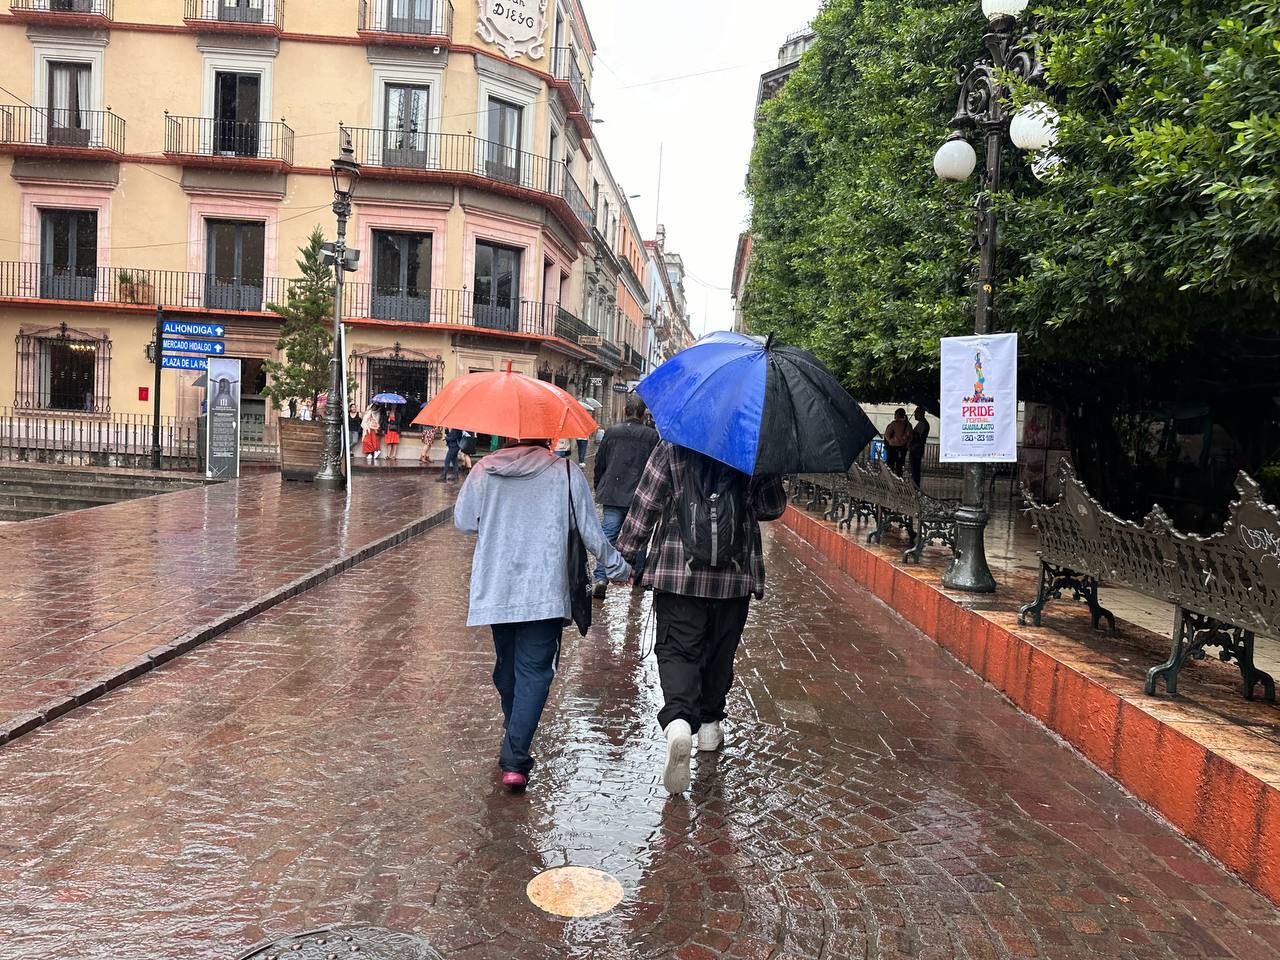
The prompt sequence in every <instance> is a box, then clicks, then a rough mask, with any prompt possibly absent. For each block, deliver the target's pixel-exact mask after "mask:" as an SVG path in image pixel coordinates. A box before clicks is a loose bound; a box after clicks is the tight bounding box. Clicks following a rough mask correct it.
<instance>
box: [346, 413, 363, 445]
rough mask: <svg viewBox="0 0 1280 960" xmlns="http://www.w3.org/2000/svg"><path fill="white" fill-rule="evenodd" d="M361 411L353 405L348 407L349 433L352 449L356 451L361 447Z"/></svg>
mask: <svg viewBox="0 0 1280 960" xmlns="http://www.w3.org/2000/svg"><path fill="white" fill-rule="evenodd" d="M360 424H361V420H360V409H359V408H358V407H357V406H356V405H355V404H354V403H353V404H350V405H349V406H348V407H347V433H348V434H349V435H350V439H351V449H352V450H354V449H355V448H356V447H358V446H360V441H361V439H362V436H361V428H360Z"/></svg>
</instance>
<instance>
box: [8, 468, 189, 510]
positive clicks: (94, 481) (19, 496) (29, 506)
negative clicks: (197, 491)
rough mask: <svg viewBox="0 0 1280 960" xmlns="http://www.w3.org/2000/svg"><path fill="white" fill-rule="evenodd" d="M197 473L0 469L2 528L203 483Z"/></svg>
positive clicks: (93, 469)
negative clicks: (6, 524)
mask: <svg viewBox="0 0 1280 960" xmlns="http://www.w3.org/2000/svg"><path fill="white" fill-rule="evenodd" d="M205 482H206V481H205V480H204V478H203V477H201V476H199V475H198V474H193V473H168V472H160V471H153V470H128V469H111V468H104V467H59V466H49V465H43V464H30V465H29V464H22V463H6V464H0V522H15V521H20V520H34V519H36V518H37V517H47V516H51V515H53V514H55V513H67V512H68V511H71V510H84V509H87V508H89V507H98V506H102V505H103V504H107V503H118V502H120V501H122V500H136V499H138V498H140V497H150V496H154V495H155V494H158V493H170V492H172V491H174V490H185V489H187V488H189V487H198V486H201V485H203V484H204V483H205Z"/></svg>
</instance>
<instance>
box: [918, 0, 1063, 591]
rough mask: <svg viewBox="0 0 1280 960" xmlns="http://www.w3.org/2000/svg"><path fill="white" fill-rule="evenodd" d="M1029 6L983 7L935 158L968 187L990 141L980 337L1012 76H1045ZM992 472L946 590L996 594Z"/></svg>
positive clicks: (961, 537) (988, 319)
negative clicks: (981, 28)
mask: <svg viewBox="0 0 1280 960" xmlns="http://www.w3.org/2000/svg"><path fill="white" fill-rule="evenodd" d="M1026 6H1027V0H983V2H982V12H983V13H985V14H986V15H987V20H988V23H987V32H986V34H985V35H984V36H983V38H982V43H983V46H984V47H986V50H987V52H986V55H985V56H983V57H981V58H979V59H978V60H977V61H975V62H974V63H973V64H970V65H962V66H961V68H960V70H959V74H958V76H957V80H958V81H959V84H960V100H959V104H958V106H957V107H956V113H955V116H954V117H952V118H951V124H950V126H951V127H952V128H953V131H954V132H953V133H952V134H951V136H950V137H948V138H947V141H946V142H945V143H943V145H942V146H941V147H939V148H938V152H937V154H936V155H935V156H934V158H933V168H934V170H935V172H936V173H937V174H938V176H939V177H940V178H941V179H943V180H966V179H968V177H969V175H970V174H971V173H973V170H974V167H975V166H976V165H977V160H978V157H977V154H976V153H975V151H974V148H973V145H972V144H971V143H969V141H968V139H966V132H967V131H969V130H977V131H978V133H979V134H980V135H981V137H982V139H983V146H984V150H985V154H984V157H985V163H984V167H983V171H982V184H981V188H980V190H979V191H978V197H977V201H976V203H975V205H974V218H973V219H974V228H975V230H974V234H975V235H974V247H975V248H976V251H977V253H978V283H977V289H976V291H975V293H976V296H975V300H976V303H975V309H974V323H973V330H974V333H976V334H978V335H982V334H986V333H990V332H991V330H992V327H993V326H994V319H995V309H994V306H993V293H994V288H995V272H996V240H997V229H998V224H997V222H996V216H995V212H994V211H993V210H992V207H991V195H992V194H993V193H994V192H996V191H997V190H999V189H1000V174H1001V164H1002V161H1003V155H1004V147H1005V141H1006V140H1007V139H1008V137H1009V120H1010V114H1009V109H1008V108H1009V106H1010V104H1009V91H1008V88H1007V87H1006V86H1005V84H1004V75H1005V74H1012V75H1014V76H1017V77H1020V78H1022V79H1023V80H1027V81H1031V82H1036V81H1039V80H1040V78H1041V76H1042V74H1043V72H1044V71H1043V68H1042V67H1041V65H1040V61H1039V59H1038V58H1037V56H1036V53H1035V49H1034V47H1033V45H1032V44H1031V43H1030V41H1029V38H1028V36H1027V33H1026V31H1025V30H1024V29H1021V28H1020V27H1019V24H1018V15H1019V14H1020V13H1022V12H1023V10H1025V9H1026ZM1019 114H1021V111H1019ZM1025 145H1026V144H1023V143H1019V144H1018V146H1025ZM988 471H989V467H988V465H987V464H985V463H967V464H965V471H964V493H963V499H962V501H961V505H960V508H959V509H958V510H957V511H956V557H955V560H954V561H952V564H951V567H950V569H948V570H947V572H946V574H944V575H943V577H942V583H943V585H944V586H946V587H948V588H950V589H953V590H965V591H969V592H971V593H990V592H992V591H993V590H995V588H996V581H995V578H994V577H992V575H991V568H990V567H989V566H987V552H986V543H985V537H986V528H987V518H988V516H989V512H988V506H987V482H988V480H987V478H988V475H989V474H988Z"/></svg>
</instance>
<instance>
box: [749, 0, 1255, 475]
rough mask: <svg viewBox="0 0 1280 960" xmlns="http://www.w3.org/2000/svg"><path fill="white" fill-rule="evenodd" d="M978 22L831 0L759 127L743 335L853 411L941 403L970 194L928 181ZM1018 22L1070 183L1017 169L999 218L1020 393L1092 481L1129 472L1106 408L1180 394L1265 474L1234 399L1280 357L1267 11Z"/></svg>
mask: <svg viewBox="0 0 1280 960" xmlns="http://www.w3.org/2000/svg"><path fill="white" fill-rule="evenodd" d="M977 6H978V5H977V3H976V2H974V0H939V2H924V3H915V4H907V5H901V4H894V3H889V2H887V0H829V2H828V3H827V5H826V7H825V8H824V11H823V13H822V14H821V15H820V16H819V18H818V19H817V21H816V23H815V30H816V34H817V39H816V43H815V45H814V46H813V48H812V49H811V50H810V51H809V53H807V54H806V56H805V58H804V60H803V62H802V63H801V65H800V66H799V68H798V69H797V71H796V72H795V74H793V76H792V78H791V79H790V80H789V81H788V83H787V84H786V86H785V87H784V88H783V91H782V93H781V94H780V95H779V96H778V97H777V98H775V99H774V100H772V101H770V102H769V103H766V104H765V105H764V107H763V108H762V110H761V116H760V120H759V124H758V127H759V129H758V137H757V142H756V147H755V152H754V156H753V161H752V169H751V175H750V178H749V193H750V195H751V199H752V201H753V207H754V210H753V222H752V230H753V234H754V250H755V253H754V261H753V265H752V274H751V284H750V287H749V291H748V299H747V304H746V311H747V317H748V322H749V323H750V324H751V325H752V327H753V328H754V329H756V330H757V331H760V332H769V331H778V332H780V333H781V334H782V335H783V336H785V337H786V338H788V339H791V340H794V341H798V342H800V343H803V344H805V345H807V346H809V347H810V348H811V349H813V350H814V351H815V352H817V353H818V354H819V355H820V356H822V357H823V358H824V359H825V360H826V361H828V362H829V363H830V364H831V365H832V366H833V368H835V369H836V370H837V371H838V372H839V374H840V375H841V376H842V377H843V378H844V379H845V381H846V383H847V384H848V386H849V387H850V389H851V390H852V391H853V392H854V393H855V394H856V395H858V396H859V397H860V398H863V399H867V400H880V399H890V398H892V399H920V400H925V401H929V402H932V403H935V404H936V397H937V375H938V373H937V371H938V345H937V341H938V338H939V337H941V336H947V335H954V334H963V333H966V332H970V331H971V330H972V319H971V316H972V298H971V291H970V284H971V272H972V270H973V268H974V267H975V265H976V257H975V254H974V252H973V251H972V250H971V249H970V246H969V244H970V237H971V236H972V226H971V222H970V215H969V212H968V209H967V207H968V206H969V205H970V204H971V203H972V200H973V192H974V190H975V189H976V186H975V184H974V183H973V182H971V183H969V184H965V185H943V184H940V183H939V182H938V181H937V180H936V179H935V177H934V176H933V172H932V168H931V162H930V161H931V156H932V154H933V151H934V150H935V149H936V147H937V145H938V144H939V143H940V142H941V140H942V139H943V137H944V136H945V135H946V132H947V130H946V123H947V120H948V119H949V118H950V116H951V114H952V113H953V112H954V110H955V97H956V92H957V90H956V84H955V73H954V66H953V64H954V63H955V62H957V61H963V62H969V61H972V60H973V59H975V58H976V57H977V56H978V54H979V53H980V38H981V36H982V33H983V27H984V23H983V22H982V17H981V14H980V13H979V12H978V10H977V9H976V8H977ZM1032 19H1033V21H1035V22H1038V24H1039V26H1038V42H1039V45H1040V48H1041V51H1042V54H1043V58H1044V61H1045V63H1046V67H1047V81H1048V88H1047V91H1042V92H1038V91H1031V90H1024V89H1019V90H1016V91H1015V96H1016V98H1017V99H1018V101H1019V102H1023V101H1026V100H1030V99H1033V98H1038V97H1045V96H1048V97H1049V98H1051V99H1052V100H1054V101H1055V102H1056V103H1057V105H1058V107H1059V110H1060V112H1061V114H1062V129H1061V142H1060V144H1059V147H1058V152H1059V154H1060V156H1061V158H1062V163H1061V165H1060V166H1059V167H1058V169H1057V172H1056V173H1055V174H1054V175H1053V176H1051V177H1050V178H1048V179H1047V180H1046V181H1045V182H1040V181H1038V180H1037V179H1035V178H1034V177H1033V176H1032V175H1031V173H1030V168H1029V164H1028V162H1027V158H1025V157H1021V156H1013V155H1009V157H1008V159H1009V163H1008V166H1007V173H1008V175H1007V178H1006V185H1005V189H1004V191H1003V193H1002V194H1001V196H999V197H998V198H996V199H997V204H998V207H999V210H1000V214H1001V217H1002V231H1003V233H1002V237H1001V248H1000V268H999V269H1000V274H999V275H1000V277H1001V283H1000V284H999V287H998V290H997V300H996V306H997V325H998V327H999V328H1000V329H1004V330H1014V331H1017V332H1018V333H1019V334H1020V335H1021V339H1022V351H1021V352H1022V369H1023V377H1022V380H1023V391H1022V393H1023V396H1024V397H1025V398H1028V399H1042V400H1049V401H1052V402H1055V403H1058V404H1060V405H1061V406H1063V407H1064V408H1066V409H1067V410H1068V411H1069V413H1070V414H1071V415H1072V417H1073V419H1074V420H1075V425H1076V427H1077V429H1076V431H1075V433H1076V435H1077V439H1078V440H1080V441H1081V443H1087V444H1088V445H1089V448H1088V449H1078V450H1077V456H1078V458H1080V459H1083V460H1089V461H1092V462H1094V463H1096V464H1102V465H1106V464H1110V465H1111V466H1113V467H1117V468H1118V469H1122V468H1123V465H1122V464H1120V463H1119V458H1118V453H1117V447H1118V444H1119V441H1118V439H1117V438H1116V437H1115V435H1114V430H1112V428H1111V421H1112V419H1113V418H1114V415H1115V413H1116V411H1117V410H1120V409H1122V408H1128V409H1136V408H1138V407H1140V406H1141V404H1143V403H1146V402H1149V401H1151V400H1159V399H1179V398H1196V399H1199V400H1204V401H1205V402H1208V403H1210V404H1211V405H1212V406H1213V410H1214V414H1215V418H1216V419H1218V421H1219V422H1220V423H1224V422H1225V423H1229V424H1232V433H1233V434H1235V435H1236V436H1237V437H1238V438H1243V437H1244V436H1245V435H1246V434H1249V435H1250V436H1251V437H1253V438H1254V439H1255V440H1256V443H1255V448H1256V449H1254V450H1252V452H1251V454H1250V457H1249V459H1251V460H1253V461H1254V462H1262V461H1263V460H1265V458H1266V455H1267V453H1268V450H1267V449H1266V447H1267V445H1268V444H1272V443H1274V442H1276V441H1275V437H1274V435H1273V437H1272V438H1271V439H1270V440H1268V439H1267V437H1266V435H1265V431H1262V432H1261V433H1260V432H1259V431H1258V430H1257V429H1256V428H1251V427H1250V425H1249V424H1248V423H1247V422H1245V419H1246V418H1248V417H1253V418H1254V419H1255V421H1256V419H1257V418H1258V410H1257V406H1256V405H1254V404H1251V403H1250V402H1248V400H1244V401H1243V402H1242V398H1245V397H1247V398H1256V399H1257V400H1259V401H1260V402H1263V403H1265V404H1267V405H1268V406H1269V399H1267V398H1269V397H1270V395H1271V394H1272V393H1273V392H1274V390H1273V385H1274V382H1275V380H1276V375H1275V359H1274V358H1275V356H1276V355H1277V352H1278V351H1280V246H1278V241H1280V13H1277V8H1276V7H1275V6H1274V5H1273V4H1271V5H1268V4H1258V3H1252V2H1243V3H1242V2H1240V0H1099V2H1092V0H1091V2H1088V3H1085V2H1069V3H1058V4H1054V5H1051V6H1046V7H1042V8H1040V9H1038V10H1036V11H1034V14H1033V17H1032ZM974 179H975V180H976V178H974ZM1251 391H1252V392H1251ZM1233 417H1234V418H1235V421H1234V423H1233ZM1251 429H1252V432H1251ZM1113 473H1114V471H1113ZM1090 479H1091V482H1095V483H1096V484H1097V485H1098V486H1099V487H1102V486H1105V483H1104V480H1105V479H1106V478H1102V477H1097V476H1095V477H1092V478H1090ZM1111 480H1113V481H1115V482H1114V483H1113V486H1115V487H1119V486H1121V485H1122V483H1121V481H1122V478H1121V477H1119V476H1113V477H1112V478H1111Z"/></svg>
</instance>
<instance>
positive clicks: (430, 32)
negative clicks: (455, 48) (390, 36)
mask: <svg viewBox="0 0 1280 960" xmlns="http://www.w3.org/2000/svg"><path fill="white" fill-rule="evenodd" d="M360 30H361V31H363V32H370V33H395V34H402V35H405V36H413V37H439V38H441V39H448V38H449V37H452V36H453V4H452V3H451V2H450V0H360Z"/></svg>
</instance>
